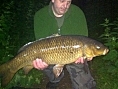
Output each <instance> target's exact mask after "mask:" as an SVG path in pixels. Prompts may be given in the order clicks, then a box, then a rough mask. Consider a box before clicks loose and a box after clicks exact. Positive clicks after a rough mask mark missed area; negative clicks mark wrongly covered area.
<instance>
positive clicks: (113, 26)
mask: <svg viewBox="0 0 118 89" xmlns="http://www.w3.org/2000/svg"><path fill="white" fill-rule="evenodd" d="M101 25H102V26H103V27H104V28H105V29H104V34H102V35H101V36H100V38H102V40H103V41H104V42H105V45H106V46H108V48H109V49H110V51H109V53H108V54H107V55H106V56H104V57H103V59H104V63H105V66H106V70H107V72H108V73H110V74H111V75H113V76H114V77H116V78H117V77H118V18H117V19H116V20H115V21H113V22H110V21H109V20H108V19H105V22H104V23H103V24H101Z"/></svg>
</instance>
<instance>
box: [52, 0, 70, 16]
mask: <svg viewBox="0 0 118 89" xmlns="http://www.w3.org/2000/svg"><path fill="white" fill-rule="evenodd" d="M71 1H72V0H52V3H53V11H54V13H55V14H57V15H63V14H65V13H66V12H67V11H68V9H69V7H70V4H71Z"/></svg>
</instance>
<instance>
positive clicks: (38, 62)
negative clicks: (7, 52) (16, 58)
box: [33, 58, 48, 70]
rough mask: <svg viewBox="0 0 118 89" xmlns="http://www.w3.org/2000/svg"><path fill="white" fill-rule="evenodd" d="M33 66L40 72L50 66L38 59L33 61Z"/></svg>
mask: <svg viewBox="0 0 118 89" xmlns="http://www.w3.org/2000/svg"><path fill="white" fill-rule="evenodd" d="M33 66H34V68H36V69H38V70H43V69H45V68H47V67H48V64H46V63H45V62H43V61H42V60H41V59H38V58H37V59H36V60H34V61H33Z"/></svg>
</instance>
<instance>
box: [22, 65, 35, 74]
mask: <svg viewBox="0 0 118 89" xmlns="http://www.w3.org/2000/svg"><path fill="white" fill-rule="evenodd" d="M32 68H33V66H25V67H24V68H23V70H24V72H25V74H28V73H29V71H30V70H31V69H32Z"/></svg>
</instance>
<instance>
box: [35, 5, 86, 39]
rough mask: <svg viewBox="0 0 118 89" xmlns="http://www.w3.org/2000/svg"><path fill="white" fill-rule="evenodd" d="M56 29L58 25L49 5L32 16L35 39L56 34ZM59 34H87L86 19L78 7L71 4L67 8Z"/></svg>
mask: <svg viewBox="0 0 118 89" xmlns="http://www.w3.org/2000/svg"><path fill="white" fill-rule="evenodd" d="M58 29H59V26H58V24H57V20H56V19H55V16H54V14H53V12H52V9H51V6H50V5H49V6H46V7H44V8H42V9H40V10H39V11H37V12H36V14H35V16H34V34H35V38H36V39H39V38H44V37H47V36H50V35H52V34H57V33H58ZM60 34H61V35H85V36H88V29H87V23H86V19H85V16H84V13H83V12H82V10H81V9H80V8H79V7H77V6H75V5H72V4H71V6H70V8H69V10H68V11H67V13H66V14H65V15H64V21H63V25H62V26H61V27H60Z"/></svg>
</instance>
